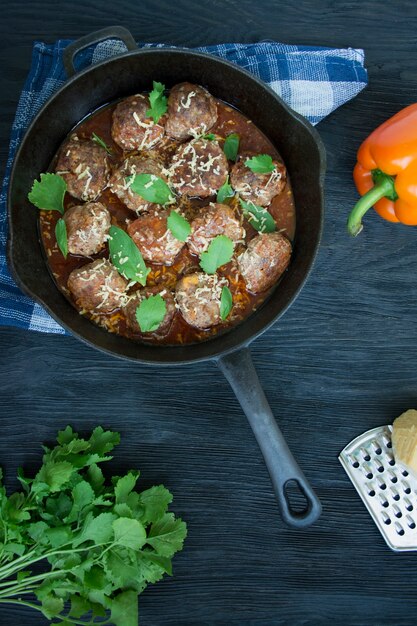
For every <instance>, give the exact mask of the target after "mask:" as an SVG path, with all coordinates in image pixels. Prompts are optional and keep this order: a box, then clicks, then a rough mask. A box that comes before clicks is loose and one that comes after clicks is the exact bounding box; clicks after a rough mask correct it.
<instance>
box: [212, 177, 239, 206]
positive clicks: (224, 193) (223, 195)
mask: <svg viewBox="0 0 417 626" xmlns="http://www.w3.org/2000/svg"><path fill="white" fill-rule="evenodd" d="M234 195H235V192H234V189H233V187H232V185H231V184H230V183H229V177H227V178H226V180H225V182H224V183H223V185H222V186H221V187H220V189H219V191H218V192H217V198H216V201H217V202H218V203H219V204H224V203H225V201H226V200H227V198H232V197H233V196H234Z"/></svg>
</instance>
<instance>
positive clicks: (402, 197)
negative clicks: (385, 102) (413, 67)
mask: <svg viewBox="0 0 417 626" xmlns="http://www.w3.org/2000/svg"><path fill="white" fill-rule="evenodd" d="M357 159H358V162H357V163H356V165H355V169H354V171H353V179H354V181H355V185H356V188H357V190H358V191H359V193H360V194H361V195H362V198H361V199H360V200H359V201H358V202H357V203H356V204H355V206H354V207H353V209H352V211H351V213H350V215H349V219H348V223H347V227H348V231H349V233H350V234H351V235H354V236H355V235H358V234H359V233H360V232H361V230H362V228H363V226H362V217H363V216H364V215H365V213H366V212H367V211H368V209H370V208H371V207H372V206H374V209H375V211H376V212H377V213H378V214H379V215H380V216H381V217H383V218H384V219H386V220H388V221H389V222H401V223H403V224H408V225H409V226H416V225H417V103H416V104H411V105H410V106H408V107H406V108H405V109H403V110H402V111H399V112H398V113H397V114H396V115H394V116H393V117H391V118H390V119H389V120H387V121H386V122H384V123H383V124H381V126H379V127H378V128H376V129H375V130H374V131H373V133H371V134H370V135H369V137H368V138H367V139H365V141H364V142H363V143H362V145H361V146H360V148H359V150H358V157H357Z"/></svg>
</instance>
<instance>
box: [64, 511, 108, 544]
mask: <svg viewBox="0 0 417 626" xmlns="http://www.w3.org/2000/svg"><path fill="white" fill-rule="evenodd" d="M115 519H116V516H115V515H113V513H100V515H98V516H97V517H94V515H93V513H89V514H88V516H87V519H86V521H85V523H84V527H83V529H82V532H81V534H80V535H79V537H77V538H76V539H74V541H73V544H74V546H75V547H77V546H79V545H80V544H82V543H84V542H85V541H94V543H95V544H99V543H106V542H107V541H109V540H110V539H112V537H113V526H112V524H113V522H114V520H115Z"/></svg>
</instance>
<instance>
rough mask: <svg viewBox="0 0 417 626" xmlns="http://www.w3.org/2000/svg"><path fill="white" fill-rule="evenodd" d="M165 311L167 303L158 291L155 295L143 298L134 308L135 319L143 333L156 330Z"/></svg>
mask: <svg viewBox="0 0 417 626" xmlns="http://www.w3.org/2000/svg"><path fill="white" fill-rule="evenodd" d="M166 312H167V305H166V303H165V300H164V299H163V297H162V296H161V295H160V294H159V293H158V294H156V295H155V296H149V298H144V299H143V300H142V302H141V303H140V304H139V306H138V308H137V309H136V320H137V322H138V324H139V328H140V329H141V331H142V332H143V333H150V332H153V331H154V330H157V329H158V328H159V327H160V325H161V324H162V322H163V320H164V317H165V315H166Z"/></svg>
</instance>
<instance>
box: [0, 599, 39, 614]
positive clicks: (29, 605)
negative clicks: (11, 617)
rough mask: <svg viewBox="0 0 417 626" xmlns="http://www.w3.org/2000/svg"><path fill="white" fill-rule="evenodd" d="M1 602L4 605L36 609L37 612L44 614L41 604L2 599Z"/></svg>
mask: <svg viewBox="0 0 417 626" xmlns="http://www.w3.org/2000/svg"><path fill="white" fill-rule="evenodd" d="M0 602H1V603H2V604H23V606H28V607H30V608H31V609H36V610H37V611H40V612H41V613H42V609H41V606H40V604H33V602H27V601H26V600H20V599H18V600H3V599H2V598H0Z"/></svg>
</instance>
